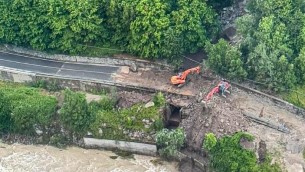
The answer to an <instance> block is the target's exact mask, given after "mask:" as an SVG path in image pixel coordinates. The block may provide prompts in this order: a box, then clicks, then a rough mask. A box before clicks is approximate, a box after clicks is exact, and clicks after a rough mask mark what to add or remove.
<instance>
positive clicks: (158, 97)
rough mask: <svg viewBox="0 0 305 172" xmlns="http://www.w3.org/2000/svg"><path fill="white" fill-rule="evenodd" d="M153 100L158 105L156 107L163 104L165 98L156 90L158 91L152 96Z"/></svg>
mask: <svg viewBox="0 0 305 172" xmlns="http://www.w3.org/2000/svg"><path fill="white" fill-rule="evenodd" d="M153 102H154V103H155V105H156V106H158V107H162V106H165V104H166V100H165V97H164V95H163V93H162V92H158V93H157V94H156V95H155V96H154V98H153Z"/></svg>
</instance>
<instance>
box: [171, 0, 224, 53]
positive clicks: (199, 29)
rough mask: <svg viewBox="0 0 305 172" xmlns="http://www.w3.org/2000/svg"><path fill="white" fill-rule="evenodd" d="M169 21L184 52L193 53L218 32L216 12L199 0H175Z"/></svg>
mask: <svg viewBox="0 0 305 172" xmlns="http://www.w3.org/2000/svg"><path fill="white" fill-rule="evenodd" d="M172 6H173V7H172V8H173V11H172V12H171V21H172V23H173V28H174V30H175V32H176V35H177V36H178V38H180V44H181V45H182V49H183V52H184V53H195V52H197V51H198V50H199V49H200V48H203V47H204V45H205V44H206V43H207V42H209V39H210V38H212V37H213V36H215V34H216V33H217V32H218V30H217V29H218V28H217V27H216V26H217V20H216V13H215V11H214V10H212V8H210V7H209V6H208V5H207V4H206V2H204V1H200V0H177V1H176V3H175V4H173V5H172Z"/></svg>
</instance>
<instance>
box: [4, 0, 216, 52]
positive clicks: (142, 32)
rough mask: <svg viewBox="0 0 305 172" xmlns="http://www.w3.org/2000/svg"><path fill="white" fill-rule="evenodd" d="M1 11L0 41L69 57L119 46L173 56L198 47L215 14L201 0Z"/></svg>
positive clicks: (16, 3) (18, 5)
mask: <svg viewBox="0 0 305 172" xmlns="http://www.w3.org/2000/svg"><path fill="white" fill-rule="evenodd" d="M0 10H1V11H2V12H3V13H1V14H0V19H1V20H0V42H3V43H12V44H15V45H25V46H30V47H32V48H34V49H39V50H56V51H61V52H67V53H70V54H76V53H80V52H82V53H83V52H89V51H88V50H86V49H92V48H93V47H99V50H97V49H96V48H93V50H94V51H96V52H95V53H92V52H90V53H89V54H91V55H94V54H98V55H99V54H108V53H110V54H111V53H115V52H117V51H115V50H113V51H112V50H111V51H110V52H109V51H108V50H110V49H111V48H110V49H109V47H117V48H115V49H119V50H127V51H128V52H130V53H133V54H136V55H139V56H141V57H143V58H159V57H162V58H164V57H165V58H176V57H177V56H179V55H181V54H182V53H188V52H195V51H197V50H198V48H202V47H203V46H204V44H205V43H206V42H207V41H208V40H209V38H211V37H212V36H213V34H212V33H214V31H216V29H215V26H216V24H215V23H216V22H215V21H216V20H215V19H216V13H215V12H214V11H213V10H212V8H210V7H209V6H208V5H207V4H206V2H205V1H199V0H195V1H191V2H189V1H188V0H178V1H164V0H152V1H148V0H133V1H132V0H123V1H122V0H121V1H119V0H110V1H109V0H107V1H106V0H91V1H90V2H89V1H86V0H80V1H73V0H67V1H60V0H51V1H34V0H13V1H5V0H2V3H0ZM95 45H96V46H95ZM99 45H102V46H99ZM175 50H178V51H175Z"/></svg>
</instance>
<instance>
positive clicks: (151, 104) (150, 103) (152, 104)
mask: <svg viewBox="0 0 305 172" xmlns="http://www.w3.org/2000/svg"><path fill="white" fill-rule="evenodd" d="M152 106H155V103H154V102H148V103H146V104H145V106H144V107H145V108H149V107H152Z"/></svg>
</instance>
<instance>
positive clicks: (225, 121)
mask: <svg viewBox="0 0 305 172" xmlns="http://www.w3.org/2000/svg"><path fill="white" fill-rule="evenodd" d="M183 113H186V114H189V115H188V116H187V118H186V119H183V120H182V122H181V127H183V128H184V129H185V132H186V136H187V139H186V140H187V145H188V146H189V147H191V148H192V149H194V150H201V148H202V142H203V138H204V136H205V134H206V133H209V132H212V133H214V134H215V135H216V136H217V137H221V136H224V135H230V134H234V133H236V132H238V131H247V126H248V121H247V119H245V117H244V116H243V115H242V113H241V110H240V109H239V108H238V107H237V105H236V104H235V103H234V101H232V100H230V98H228V99H224V98H221V97H218V96H217V95H216V96H215V97H214V98H213V99H212V100H211V101H210V102H209V104H208V107H205V105H204V104H203V103H194V104H193V105H192V106H189V107H187V108H184V112H183Z"/></svg>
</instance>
